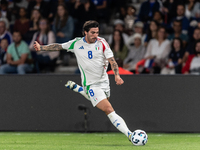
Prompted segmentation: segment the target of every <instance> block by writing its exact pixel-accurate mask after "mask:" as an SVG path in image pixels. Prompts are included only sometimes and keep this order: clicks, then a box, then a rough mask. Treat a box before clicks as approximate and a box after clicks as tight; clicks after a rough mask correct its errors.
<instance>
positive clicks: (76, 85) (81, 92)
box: [72, 84, 90, 100]
mask: <svg viewBox="0 0 200 150" xmlns="http://www.w3.org/2000/svg"><path fill="white" fill-rule="evenodd" d="M72 90H73V91H74V92H78V93H80V94H81V95H83V96H84V97H85V98H86V99H88V100H90V98H89V97H88V95H87V94H86V93H85V92H84V90H83V87H82V86H80V85H78V84H75V85H74V88H73V89H72Z"/></svg>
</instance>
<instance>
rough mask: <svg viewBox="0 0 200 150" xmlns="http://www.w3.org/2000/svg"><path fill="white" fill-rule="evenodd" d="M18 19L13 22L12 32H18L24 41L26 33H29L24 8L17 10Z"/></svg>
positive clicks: (28, 21)
mask: <svg viewBox="0 0 200 150" xmlns="http://www.w3.org/2000/svg"><path fill="white" fill-rule="evenodd" d="M18 14H19V19H17V20H16V21H15V24H14V31H19V32H20V33H21V35H22V38H23V39H26V33H27V32H28V31H29V27H30V20H29V19H28V18H27V12H26V9H25V8H23V7H22V8H20V9H19V13H18Z"/></svg>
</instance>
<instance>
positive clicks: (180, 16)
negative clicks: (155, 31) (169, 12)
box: [172, 4, 189, 34]
mask: <svg viewBox="0 0 200 150" xmlns="http://www.w3.org/2000/svg"><path fill="white" fill-rule="evenodd" d="M176 12H177V16H176V17H174V18H173V19H172V23H173V21H174V20H180V21H181V23H182V33H183V34H187V33H188V27H189V20H188V19H187V17H186V16H185V5H183V4H179V5H178V6H177V11H176Z"/></svg>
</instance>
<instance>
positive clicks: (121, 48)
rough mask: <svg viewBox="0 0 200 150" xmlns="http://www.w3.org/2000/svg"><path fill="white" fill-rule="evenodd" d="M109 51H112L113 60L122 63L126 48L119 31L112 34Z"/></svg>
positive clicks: (126, 51)
mask: <svg viewBox="0 0 200 150" xmlns="http://www.w3.org/2000/svg"><path fill="white" fill-rule="evenodd" d="M110 48H111V50H112V51H113V54H114V58H115V59H120V60H122V61H124V59H125V58H126V56H127V54H128V48H127V47H126V45H125V43H124V39H123V37H122V33H121V31H119V30H115V31H114V32H113V40H112V43H111V45H110Z"/></svg>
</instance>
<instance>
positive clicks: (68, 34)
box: [53, 4, 74, 43]
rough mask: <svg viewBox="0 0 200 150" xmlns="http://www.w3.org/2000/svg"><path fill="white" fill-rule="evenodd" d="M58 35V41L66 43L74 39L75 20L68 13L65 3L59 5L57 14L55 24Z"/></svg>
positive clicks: (54, 29) (54, 27)
mask: <svg viewBox="0 0 200 150" xmlns="http://www.w3.org/2000/svg"><path fill="white" fill-rule="evenodd" d="M53 31H54V34H55V35H56V43H64V42H67V41H69V40H70V39H72V37H73V33H74V21H73V18H72V17H71V16H70V15H69V14H68V11H67V9H66V6H65V5H64V4H60V5H58V8H57V14H56V17H55V20H54V24H53Z"/></svg>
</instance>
